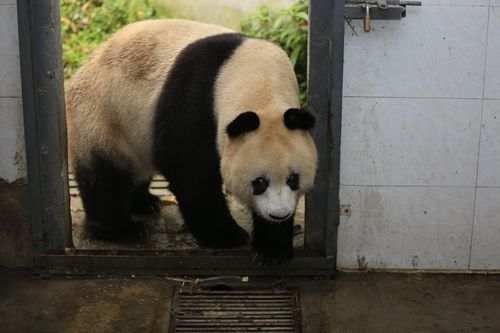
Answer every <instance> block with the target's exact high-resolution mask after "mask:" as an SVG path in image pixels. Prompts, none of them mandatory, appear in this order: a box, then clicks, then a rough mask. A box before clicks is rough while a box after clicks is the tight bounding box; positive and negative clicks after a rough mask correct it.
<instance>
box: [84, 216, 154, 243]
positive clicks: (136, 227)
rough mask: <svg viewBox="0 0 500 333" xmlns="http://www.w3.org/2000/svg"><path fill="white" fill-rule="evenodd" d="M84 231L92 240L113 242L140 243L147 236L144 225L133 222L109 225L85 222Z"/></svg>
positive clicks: (90, 221) (91, 221)
mask: <svg viewBox="0 0 500 333" xmlns="http://www.w3.org/2000/svg"><path fill="white" fill-rule="evenodd" d="M86 231H87V233H88V234H89V235H90V237H91V238H93V239H96V240H102V241H115V242H116V241H118V242H142V241H143V240H144V239H145V238H146V234H147V230H146V227H145V225H144V224H143V223H140V222H134V221H129V222H123V223H120V224H111V225H110V224H103V223H100V222H97V221H93V220H87V223H86Z"/></svg>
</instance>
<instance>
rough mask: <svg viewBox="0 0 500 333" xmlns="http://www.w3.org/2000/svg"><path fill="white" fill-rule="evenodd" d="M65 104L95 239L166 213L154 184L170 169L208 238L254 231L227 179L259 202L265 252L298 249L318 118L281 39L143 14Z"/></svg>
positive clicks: (187, 212)
mask: <svg viewBox="0 0 500 333" xmlns="http://www.w3.org/2000/svg"><path fill="white" fill-rule="evenodd" d="M66 109H67V124H68V138H69V161H70V167H71V168H72V170H73V172H74V174H75V178H76V181H77V183H78V188H79V191H80V194H81V198H82V201H83V206H84V210H85V213H86V225H87V228H88V230H89V231H90V232H91V234H93V235H94V237H96V238H99V239H107V240H112V239H119V238H121V237H123V236H124V235H130V234H133V233H136V232H138V231H139V229H140V228H141V227H140V226H139V225H138V223H137V222H134V221H133V220H132V218H131V216H132V215H134V214H140V213H148V212H151V213H152V212H158V209H159V199H158V198H157V197H155V196H153V195H152V194H150V192H149V190H148V187H149V184H150V181H151V178H152V176H153V175H154V174H156V173H160V174H162V175H163V176H164V177H165V178H166V179H167V180H168V181H169V184H170V190H171V191H172V192H173V193H174V194H175V196H176V198H177V201H178V204H179V209H180V212H181V214H182V216H183V219H184V222H185V224H186V225H187V227H188V229H189V230H190V232H191V233H192V234H193V236H194V237H195V239H196V240H197V241H198V243H199V244H200V245H201V246H205V247H209V248H231V247H237V246H241V245H244V244H245V243H247V242H248V241H249V235H248V234H247V232H246V231H245V230H244V229H242V228H241V227H240V226H239V225H238V224H237V223H236V222H235V220H234V219H233V217H232V216H231V214H230V211H229V209H228V204H227V202H226V197H225V195H224V191H223V188H224V189H225V191H227V192H228V193H230V194H232V195H233V196H234V197H235V198H237V199H238V200H239V201H240V202H241V203H242V204H244V205H246V207H248V208H249V210H250V211H251V212H252V215H253V237H252V245H253V248H254V249H255V251H256V252H257V254H258V255H259V256H260V257H261V258H263V259H266V258H268V259H272V260H276V259H278V260H286V259H289V258H291V257H292V253H293V245H292V239H293V219H294V213H295V209H296V207H297V202H298V200H299V198H300V197H301V196H302V195H303V194H304V193H305V192H306V191H308V190H309V189H310V188H311V187H312V186H313V182H314V178H315V172H316V164H317V152H316V148H315V144H314V142H313V139H312V137H311V135H310V133H309V132H310V129H311V128H312V127H313V125H314V121H315V120H314V117H313V115H312V114H311V113H309V112H307V111H305V110H302V109H301V108H300V105H299V98H298V85H297V80H296V77H295V75H294V72H293V68H292V65H291V63H290V61H289V59H288V57H287V55H286V53H285V52H284V51H283V50H281V49H280V48H279V47H278V46H276V45H274V44H272V43H270V42H267V41H263V40H259V39H252V38H248V37H245V36H244V35H242V34H240V33H237V32H234V31H231V30H229V29H226V28H223V27H219V26H216V25H210V24H202V23H196V22H191V21H187V20H167V19H165V20H150V21H142V22H138V23H133V24H130V25H128V26H126V27H124V28H123V29H122V30H120V31H118V32H117V33H115V34H114V35H112V36H111V37H110V38H109V39H108V40H107V41H106V42H105V43H103V44H102V45H101V46H100V47H99V48H98V49H97V50H96V51H95V52H94V53H93V54H92V55H91V57H90V59H89V60H88V62H87V63H86V64H85V65H84V66H82V67H81V69H80V70H79V71H78V72H77V73H76V74H75V75H74V76H73V77H72V79H71V80H70V82H69V84H68V85H67V89H66Z"/></svg>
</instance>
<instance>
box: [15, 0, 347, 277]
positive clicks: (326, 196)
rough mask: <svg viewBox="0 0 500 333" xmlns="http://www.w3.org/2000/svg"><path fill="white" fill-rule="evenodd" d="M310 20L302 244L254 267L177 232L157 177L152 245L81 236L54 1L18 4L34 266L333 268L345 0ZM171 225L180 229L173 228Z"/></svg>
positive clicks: (95, 269)
mask: <svg viewBox="0 0 500 333" xmlns="http://www.w3.org/2000/svg"><path fill="white" fill-rule="evenodd" d="M309 21H310V24H309V53H308V59H309V67H308V72H309V73H308V86H309V105H308V107H309V109H310V111H311V112H313V113H314V114H315V116H316V119H317V125H316V127H315V129H314V132H313V136H314V139H315V142H316V145H317V148H318V153H319V164H318V170H317V177H316V184H315V187H314V189H313V190H312V192H311V193H310V194H309V195H308V196H307V198H306V199H305V202H303V203H301V208H299V213H298V214H297V215H298V216H297V218H296V221H295V223H296V224H298V225H301V227H300V228H299V227H297V229H296V231H297V235H296V244H297V246H298V247H299V248H300V250H299V251H296V256H295V258H294V259H293V260H292V261H291V262H290V263H288V264H286V266H275V267H260V266H259V265H258V263H256V262H255V261H254V260H253V259H254V255H253V253H252V252H251V251H249V250H248V249H237V250H231V251H215V250H207V249H200V248H198V247H197V246H195V244H194V241H193V240H192V238H191V239H188V238H187V237H191V236H190V235H189V234H188V233H185V232H183V230H182V227H181V223H180V215H179V213H178V211H176V209H177V208H176V205H175V200H174V197H173V196H172V195H171V194H169V192H168V191H167V190H168V186H166V185H167V183H166V182H165V181H164V180H160V179H159V178H156V179H155V181H154V182H153V183H152V191H153V192H159V194H160V195H162V196H163V202H164V207H163V209H164V212H165V213H164V214H163V216H164V218H165V219H167V221H162V222H161V223H159V222H158V221H157V222H153V223H152V230H153V231H154V229H155V228H157V229H159V230H156V231H159V232H157V233H152V235H153V238H152V241H151V242H150V243H149V244H147V243H146V245H144V244H135V245H133V246H131V245H130V244H128V245H124V246H121V245H120V246H119V245H117V244H114V243H111V244H103V243H96V242H94V243H92V242H90V241H87V240H86V239H85V238H84V237H82V238H80V239H78V237H79V234H78V233H79V229H78V228H79V226H80V225H81V222H82V220H81V219H82V218H83V210H81V211H80V213H78V214H73V215H74V216H73V223H72V218H71V212H72V210H74V211H78V209H81V206H80V207H79V202H78V193H77V192H76V191H75V183H74V179H72V176H68V164H67V160H66V151H67V150H66V145H67V143H66V123H65V112H64V80H63V66H62V60H61V40H60V29H59V27H60V13H59V1H57V0H47V1H31V0H19V1H18V22H19V36H20V48H21V50H20V51H21V52H20V54H21V74H22V90H23V108H24V124H25V136H26V150H27V165H28V179H29V188H30V201H29V202H30V207H29V210H30V212H29V213H30V216H31V229H32V239H33V248H34V251H35V253H36V255H35V259H34V260H35V262H34V265H35V267H38V268H40V269H49V270H55V271H60V272H75V271H77V272H87V273H99V272H107V271H112V272H115V271H120V272H134V273H138V272H145V273H148V274H150V273H162V274H198V275H208V274H223V273H231V274H236V273H237V274H248V275H276V274H279V275H309V276H310V275H322V274H328V275H330V274H332V273H333V271H334V270H335V264H336V248H337V225H338V216H339V203H338V189H339V165H340V128H341V109H342V70H343V43H344V40H343V38H344V1H322V0H311V2H310V10H309ZM230 201H231V200H230ZM80 205H81V204H80ZM234 206H236V212H237V211H238V207H237V203H234V205H233V212H234V211H235V207H234ZM302 207H303V208H302ZM72 208H73V209H72ZM73 213H75V212H73ZM240 214H241V216H239V215H240ZM235 215H236V216H235V217H236V219H237V220H238V221H239V223H241V224H245V213H244V212H243V211H241V212H240V213H236V214H235ZM169 219H170V220H171V221H168V220H169ZM172 221H173V223H172ZM247 221H249V220H248V219H247ZM246 223H247V224H248V222H246ZM176 227H178V228H179V229H181V230H175V228H176ZM167 228H173V229H174V230H167ZM167 231H169V232H167ZM170 231H171V232H172V233H170ZM154 235H156V236H154ZM172 235H173V236H172ZM185 235H187V236H185ZM154 237H157V239H156V240H155V239H154ZM169 237H170V238H172V237H173V238H176V237H179V238H180V239H181V240H182V237H186V238H185V239H184V240H182V241H181V243H184V244H181V243H180V246H176V245H179V244H177V240H175V239H174V241H173V242H172V241H171V240H169ZM171 245H173V246H171ZM183 245H185V246H183Z"/></svg>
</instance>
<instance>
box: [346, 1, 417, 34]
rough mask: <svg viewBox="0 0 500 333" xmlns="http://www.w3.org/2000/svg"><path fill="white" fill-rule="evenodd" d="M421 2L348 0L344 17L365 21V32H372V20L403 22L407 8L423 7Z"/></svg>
mask: <svg viewBox="0 0 500 333" xmlns="http://www.w3.org/2000/svg"><path fill="white" fill-rule="evenodd" d="M421 5H422V2H421V1H404V0H347V1H346V5H345V13H344V16H345V18H346V19H349V20H363V30H364V31H365V32H370V31H371V20H401V19H402V18H404V17H406V7H407V6H421Z"/></svg>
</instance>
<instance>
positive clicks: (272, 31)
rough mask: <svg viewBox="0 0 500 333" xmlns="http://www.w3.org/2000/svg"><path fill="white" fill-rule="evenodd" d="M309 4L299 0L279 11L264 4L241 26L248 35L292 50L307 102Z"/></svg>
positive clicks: (304, 0) (290, 51)
mask: <svg viewBox="0 0 500 333" xmlns="http://www.w3.org/2000/svg"><path fill="white" fill-rule="evenodd" d="M308 4H309V1H307V0H297V1H296V2H295V3H294V4H292V5H291V6H289V7H288V8H285V9H282V10H279V11H274V10H272V9H270V8H269V7H267V6H264V7H260V8H259V9H258V10H257V11H256V12H255V13H253V14H251V15H250V16H248V17H247V18H246V19H245V20H244V21H243V23H242V25H241V30H242V32H243V33H245V34H246V35H248V36H251V37H256V38H262V39H266V40H269V41H271V42H274V43H276V44H278V45H280V46H281V47H282V48H283V49H284V50H285V51H286V52H287V53H288V55H289V57H290V59H291V61H292V63H293V65H294V67H295V73H296V75H297V79H298V81H299V86H300V98H301V102H302V103H303V104H306V102H307V95H306V88H307V36H308V26H309V17H308V9H309V8H308Z"/></svg>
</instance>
